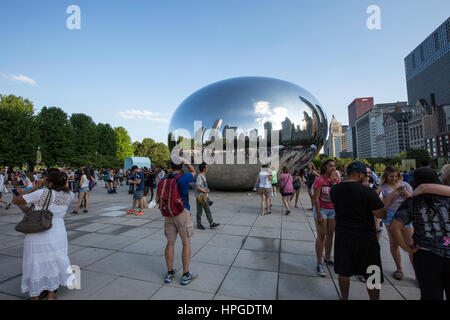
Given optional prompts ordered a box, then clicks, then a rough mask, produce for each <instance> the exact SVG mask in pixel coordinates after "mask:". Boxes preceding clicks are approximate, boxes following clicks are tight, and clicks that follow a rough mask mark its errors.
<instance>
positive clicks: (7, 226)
mask: <svg viewBox="0 0 450 320" xmlns="http://www.w3.org/2000/svg"><path fill="white" fill-rule="evenodd" d="M127 189H128V188H127V187H126V186H123V187H120V188H119V193H118V194H116V195H109V194H107V193H106V190H105V189H104V188H103V185H102V184H100V186H97V187H96V188H95V190H94V191H93V192H92V193H91V203H90V206H89V213H84V214H83V213H81V214H79V215H71V214H67V215H66V219H65V221H66V227H67V231H68V237H69V255H70V262H71V264H72V265H78V266H80V268H81V290H68V289H67V288H61V289H60V290H59V291H58V293H57V298H58V299H60V300H72V299H73V300H79V299H89V300H91V299H92V300H100V299H119V300H127V299H139V300H146V299H152V300H161V299H171V300H172V299H174V300H178V299H182V300H191V299H192V300H210V299H215V300H227V299H236V300H238V299H262V300H266V299H267V300H272V299H283V300H285V299H295V300H298V299H300V300H303V299H317V300H336V299H339V289H338V282H337V276H336V274H334V272H333V269H332V268H330V267H327V269H326V270H327V273H328V275H327V277H326V278H320V277H318V276H317V275H316V273H315V267H316V258H315V250H314V244H315V242H314V241H315V234H316V233H315V226H314V219H313V217H312V212H311V211H308V210H307V209H308V208H310V202H309V198H308V195H307V193H306V190H305V189H304V187H302V193H301V203H302V206H301V207H300V208H299V209H296V208H293V210H292V213H291V215H289V216H284V215H282V214H281V197H279V196H278V197H276V198H275V200H274V202H273V209H272V214H271V215H266V216H260V215H259V202H260V198H259V196H258V195H256V194H255V193H254V192H252V193H248V192H234V193H233V192H213V193H211V194H210V196H211V199H213V200H214V205H213V206H212V211H213V217H214V220H215V222H218V223H220V224H221V225H220V226H219V227H218V228H217V229H216V230H210V229H207V230H204V231H201V230H197V229H195V236H194V238H193V240H192V260H191V268H190V269H191V271H193V272H198V273H199V277H198V278H197V279H196V280H194V281H193V282H192V283H191V284H189V285H188V286H186V287H182V286H181V285H180V284H179V282H180V278H181V275H182V270H181V247H182V246H181V242H180V240H179V239H178V240H177V244H176V247H175V268H176V269H177V270H178V272H177V276H176V279H175V280H174V282H173V283H172V284H164V281H163V277H164V275H165V273H166V271H167V270H166V265H165V261H164V248H165V245H166V239H165V237H164V230H163V225H164V220H163V217H162V216H161V214H160V212H159V211H158V210H157V209H146V210H145V215H143V216H139V217H138V216H135V215H127V214H126V212H125V211H126V210H127V209H128V208H129V206H130V204H131V198H132V196H130V195H129V194H128V193H127ZM4 199H6V200H8V201H9V200H10V199H11V194H10V193H9V194H7V195H5V197H4ZM193 199H194V195H193V193H191V194H190V200H191V204H192V203H193V202H194V201H193ZM75 205H76V203H75V202H74V203H72V204H71V206H70V208H69V212H71V211H72V209H73V208H74V207H75ZM192 209H193V210H192V213H193V219H194V226H195V212H196V207H195V203H194V205H193V206H192ZM80 212H82V211H81V210H80ZM21 218H22V214H21V213H19V209H18V208H17V207H15V206H12V207H11V209H9V210H8V211H5V209H4V208H0V299H2V300H4V299H27V298H28V296H27V294H22V293H21V291H20V282H21V272H22V271H21V270H22V251H23V238H24V236H23V235H22V234H20V233H18V232H16V231H15V230H14V226H15V224H16V223H17V222H18V221H19V220H20V219H21ZM203 222H204V225H205V226H206V225H207V221H206V217H205V216H203ZM380 243H381V248H382V252H381V255H382V260H383V268H384V273H385V283H384V284H383V285H382V290H381V299H382V300H404V299H407V300H411V299H413V300H417V299H419V298H420V292H419V289H418V286H417V284H416V282H415V281H414V273H413V270H412V267H411V264H410V262H409V258H408V256H407V255H406V254H405V253H404V252H402V258H403V266H404V274H405V278H404V280H402V281H398V280H395V279H393V277H392V272H393V271H394V270H395V264H394V262H393V260H392V257H391V255H390V252H389V241H388V239H387V234H386V231H384V234H383V237H382V239H381V241H380ZM349 298H350V299H362V300H367V299H368V295H367V291H366V289H365V285H364V284H363V283H361V282H360V281H359V280H358V279H357V278H353V279H352V281H351V287H350V297H349Z"/></svg>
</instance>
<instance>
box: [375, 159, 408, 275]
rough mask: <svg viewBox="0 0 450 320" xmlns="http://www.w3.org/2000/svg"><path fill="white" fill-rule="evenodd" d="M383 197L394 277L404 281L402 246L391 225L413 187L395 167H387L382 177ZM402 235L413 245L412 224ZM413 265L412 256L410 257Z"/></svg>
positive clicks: (384, 221) (404, 229) (385, 223)
mask: <svg viewBox="0 0 450 320" xmlns="http://www.w3.org/2000/svg"><path fill="white" fill-rule="evenodd" d="M380 188H381V195H380V196H381V197H382V201H383V203H384V205H385V206H386V208H387V210H388V212H387V217H386V219H385V220H383V223H384V225H385V226H386V229H387V231H388V236H389V244H390V250H391V255H392V258H393V259H394V262H395V265H396V268H397V270H396V271H395V272H394V274H393V277H394V278H395V279H397V280H402V279H403V269H402V259H401V254H400V246H399V244H398V243H397V242H396V241H395V239H394V237H393V236H392V233H391V230H390V228H389V225H390V223H391V221H392V218H393V217H394V215H395V213H396V212H397V209H398V208H399V207H400V205H401V204H402V202H403V201H405V200H406V199H408V198H410V197H411V196H412V193H413V190H412V187H411V186H410V185H409V184H408V183H406V182H404V181H403V176H402V175H401V173H400V171H399V170H398V169H397V168H395V167H392V166H391V167H387V168H386V169H385V170H384V173H383V175H382V176H381V184H380ZM402 234H403V237H404V239H405V241H406V242H407V243H409V244H412V243H413V241H412V234H413V227H412V224H411V223H410V224H408V225H406V226H404V227H403V229H402ZM410 260H411V264H412V256H411V255H410Z"/></svg>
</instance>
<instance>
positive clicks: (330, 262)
mask: <svg viewBox="0 0 450 320" xmlns="http://www.w3.org/2000/svg"><path fill="white" fill-rule="evenodd" d="M323 261H325V263H326V264H329V265H334V261H333V260H331V259H330V260H326V259H323Z"/></svg>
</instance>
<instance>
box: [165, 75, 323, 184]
mask: <svg viewBox="0 0 450 320" xmlns="http://www.w3.org/2000/svg"><path fill="white" fill-rule="evenodd" d="M195 121H197V125H198V126H197V127H195V125H194V122H195ZM198 121H201V125H200V124H199V123H198ZM327 127H328V124H327V119H326V116H325V114H324V112H323V109H322V107H321V106H320V103H319V102H318V100H317V99H316V98H315V97H314V96H313V95H312V94H310V93H309V92H308V91H306V90H305V89H303V88H301V87H299V86H297V85H295V84H292V83H289V82H286V81H283V80H278V79H273V78H263V77H243V78H233V79H228V80H224V81H220V82H216V83H213V84H211V85H209V86H207V87H205V88H203V89H200V90H198V91H197V92H195V93H194V94H192V95H191V96H189V97H188V98H187V99H186V100H185V101H183V102H182V103H181V105H180V106H179V107H178V108H177V110H176V111H175V113H174V115H173V117H172V119H171V122H170V126H169V141H168V143H169V148H170V150H171V151H173V150H174V147H177V148H180V149H182V151H183V154H184V157H187V158H191V161H192V163H197V164H198V163H199V161H200V162H201V161H202V155H203V154H204V153H205V152H209V150H210V149H211V155H212V156H213V157H214V159H215V160H216V163H219V164H213V165H210V166H209V173H208V181H209V184H210V186H211V187H213V188H218V189H233V190H243V189H251V188H253V185H254V183H255V181H256V176H257V174H258V172H259V170H260V167H261V162H263V161H261V160H262V159H263V157H262V156H261V155H260V154H258V150H257V149H258V148H259V147H263V148H264V149H266V151H267V153H268V154H267V156H269V157H270V156H273V155H272V154H271V146H273V147H274V149H273V150H276V153H277V156H278V157H279V166H278V167H277V168H275V169H277V170H281V168H282V167H283V166H288V167H289V168H290V170H291V172H293V171H294V170H297V169H300V168H302V167H304V166H305V165H306V164H307V163H308V162H309V161H310V160H311V159H312V158H313V157H314V156H315V155H316V154H317V153H318V152H319V150H320V149H321V148H322V146H323V144H324V141H325V140H326V137H327ZM230 137H232V138H233V140H234V141H233V142H231V141H228V142H227V138H228V139H229V138H230ZM272 137H275V139H277V141H272ZM276 137H277V138H276ZM254 138H257V139H256V140H255V139H254ZM212 146H215V148H214V147H212ZM219 146H220V147H219ZM222 150H223V151H222ZM237 151H245V152H244V159H241V161H238V160H239V159H237V154H236V153H237ZM233 152H234V153H233ZM227 154H228V157H227ZM255 155H256V159H255V157H254V156H255ZM260 156H261V157H260ZM230 159H232V160H234V161H232V163H230ZM227 160H228V161H227ZM242 160H243V161H242Z"/></svg>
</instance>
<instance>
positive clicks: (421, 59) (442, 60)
mask: <svg viewBox="0 0 450 320" xmlns="http://www.w3.org/2000/svg"><path fill="white" fill-rule="evenodd" d="M405 73H406V85H407V89H408V101H409V104H410V105H412V106H415V110H414V112H413V115H412V118H411V120H410V123H409V130H410V132H409V134H410V138H411V140H410V147H411V148H413V149H422V148H425V149H427V150H428V152H429V153H430V154H431V155H432V156H433V157H439V156H445V157H450V144H449V143H448V141H449V140H450V130H449V128H448V127H446V125H445V123H446V112H445V110H446V109H445V108H446V106H450V18H448V19H447V20H446V21H444V23H442V24H441V25H440V26H439V27H438V28H437V29H436V30H434V31H433V32H432V33H431V34H430V35H429V36H428V37H427V38H426V39H425V40H424V41H423V42H422V43H421V44H419V46H417V48H415V49H414V50H413V51H412V52H411V53H410V54H409V55H408V56H407V57H406V58H405ZM447 160H448V158H447Z"/></svg>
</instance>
